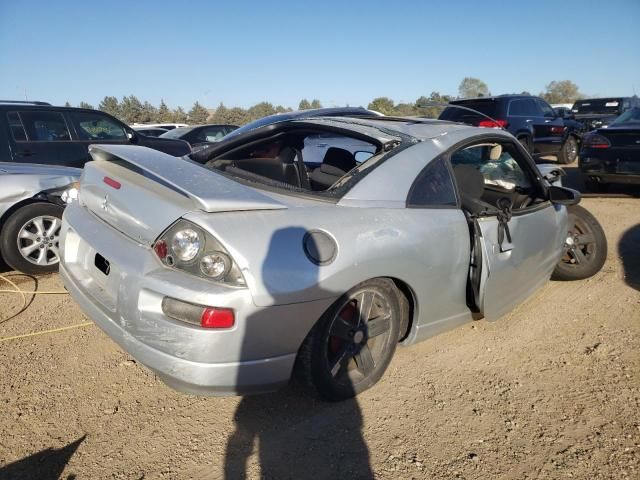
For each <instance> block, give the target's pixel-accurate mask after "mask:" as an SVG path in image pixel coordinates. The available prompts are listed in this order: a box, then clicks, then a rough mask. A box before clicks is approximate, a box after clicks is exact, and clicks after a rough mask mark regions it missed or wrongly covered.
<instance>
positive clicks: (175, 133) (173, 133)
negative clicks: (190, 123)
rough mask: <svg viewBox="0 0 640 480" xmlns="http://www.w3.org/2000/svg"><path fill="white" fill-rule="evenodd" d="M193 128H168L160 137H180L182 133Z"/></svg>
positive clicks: (184, 133)
mask: <svg viewBox="0 0 640 480" xmlns="http://www.w3.org/2000/svg"><path fill="white" fill-rule="evenodd" d="M191 130H193V127H181V128H174V129H173V130H169V131H168V132H166V133H163V134H162V135H160V137H161V138H182V137H183V136H184V135H186V134H187V133H189V132H190V131H191Z"/></svg>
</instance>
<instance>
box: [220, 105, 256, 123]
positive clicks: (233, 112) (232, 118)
mask: <svg viewBox="0 0 640 480" xmlns="http://www.w3.org/2000/svg"><path fill="white" fill-rule="evenodd" d="M251 120H253V119H252V118H251V117H250V116H249V112H248V111H247V110H245V109H244V108H240V107H234V108H230V109H229V110H228V111H227V121H226V122H224V123H230V124H232V125H244V124H245V123H249V122H250V121H251Z"/></svg>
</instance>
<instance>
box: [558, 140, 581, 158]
mask: <svg viewBox="0 0 640 480" xmlns="http://www.w3.org/2000/svg"><path fill="white" fill-rule="evenodd" d="M577 158H578V141H577V140H576V137H574V136H573V135H569V137H568V138H567V140H566V141H565V142H564V143H563V144H562V148H560V152H559V153H558V163H562V164H568V163H573V162H575V161H576V159H577Z"/></svg>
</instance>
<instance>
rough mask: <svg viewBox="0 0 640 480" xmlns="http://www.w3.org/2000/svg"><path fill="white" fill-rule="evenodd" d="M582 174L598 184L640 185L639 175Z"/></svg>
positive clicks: (587, 172)
mask: <svg viewBox="0 0 640 480" xmlns="http://www.w3.org/2000/svg"><path fill="white" fill-rule="evenodd" d="M582 174H583V175H584V176H585V177H587V178H589V179H591V180H595V181H597V182H600V183H624V184H627V185H640V175H633V174H621V173H601V172H590V171H586V172H582Z"/></svg>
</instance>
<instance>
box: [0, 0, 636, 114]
mask: <svg viewBox="0 0 640 480" xmlns="http://www.w3.org/2000/svg"><path fill="white" fill-rule="evenodd" d="M465 76H474V77H478V78H480V79H482V80H484V81H485V82H486V83H487V84H488V85H489V88H490V90H491V92H492V93H494V94H498V93H508V92H521V91H523V90H528V91H530V92H532V93H538V92H540V91H541V90H543V89H544V86H545V85H546V84H547V83H548V82H550V81H551V80H564V79H570V80H572V81H574V82H576V83H577V84H578V85H579V86H580V89H581V91H583V92H584V93H587V94H591V95H596V94H597V95H602V96H608V95H630V94H632V93H633V89H634V88H635V91H636V92H637V93H640V0H626V1H625V0H609V1H607V2H587V1H569V0H564V1H535V2H533V1H530V0H529V1H526V2H522V1H515V0H514V1H509V2H507V1H503V2H498V1H491V0H484V1H476V2H471V1H453V0H449V1H445V2H435V1H433V2H430V1H401V0H397V1H384V2H383V1H374V0H371V1H359V0H353V1H351V0H342V1H333V0H324V1H321V2H304V1H300V0H297V1H281V2H276V1H269V0H262V1H253V2H251V1H243V0H235V1H228V0H225V1H209V2H205V1H184V0H183V1H179V0H173V1H171V2H163V1H161V0H154V1H147V0H137V1H119V0H111V1H109V2H87V1H75V0H69V1H56V2H51V1H29V0H21V1H20V2H18V1H10V0H0V98H11V99H24V98H25V91H26V95H27V97H28V98H29V99H32V100H33V99H37V100H46V101H50V102H51V103H54V104H62V103H64V102H65V101H67V100H68V101H70V102H71V103H72V104H77V103H79V102H80V101H81V100H84V101H87V102H89V103H91V104H93V105H97V104H98V102H99V101H100V100H101V99H102V98H103V97H104V96H105V95H114V96H117V97H118V98H120V97H122V96H123V95H130V94H134V95H136V96H137V97H138V98H140V99H141V100H148V101H150V102H151V103H154V104H157V103H159V101H160V99H161V98H164V100H165V102H167V103H168V104H169V105H170V106H172V107H176V106H177V105H182V106H184V107H186V108H189V107H190V106H191V105H192V104H193V102H194V101H195V100H199V101H200V102H201V103H203V104H204V105H206V106H208V107H215V106H216V105H217V104H218V103H219V102H221V101H222V102H224V103H225V105H227V106H242V107H247V106H250V105H253V104H255V103H257V102H259V101H263V100H267V101H270V102H272V103H274V104H282V105H285V106H291V107H296V106H297V104H298V102H299V100H300V99H301V98H303V97H307V98H309V99H312V98H318V99H320V100H321V101H322V103H323V104H324V105H325V106H332V105H344V104H350V105H366V104H367V103H368V102H369V101H370V100H371V99H373V98H374V97H376V96H389V97H391V98H393V99H394V100H395V101H396V102H399V101H414V100H415V99H416V98H418V97H419V96H420V95H428V94H429V93H430V92H431V91H434V90H435V91H439V92H440V93H443V94H444V93H448V94H456V92H457V89H458V85H459V83H460V81H461V80H462V78H464V77H465Z"/></svg>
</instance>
